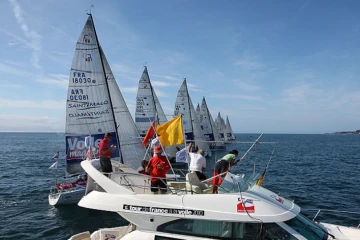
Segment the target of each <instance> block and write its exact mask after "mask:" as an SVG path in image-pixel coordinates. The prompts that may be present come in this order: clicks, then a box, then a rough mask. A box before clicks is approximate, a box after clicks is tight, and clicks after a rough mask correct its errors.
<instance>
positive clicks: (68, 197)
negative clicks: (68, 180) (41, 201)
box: [48, 189, 85, 206]
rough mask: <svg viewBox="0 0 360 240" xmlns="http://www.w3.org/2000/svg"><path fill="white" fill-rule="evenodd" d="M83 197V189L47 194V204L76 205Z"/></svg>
mask: <svg viewBox="0 0 360 240" xmlns="http://www.w3.org/2000/svg"><path fill="white" fill-rule="evenodd" d="M84 195H85V189H76V190H71V191H64V192H57V193H50V194H49V197H48V198H49V204H50V205H52V206H58V205H66V204H77V203H78V202H79V201H80V200H81V198H82V197H83V196H84Z"/></svg>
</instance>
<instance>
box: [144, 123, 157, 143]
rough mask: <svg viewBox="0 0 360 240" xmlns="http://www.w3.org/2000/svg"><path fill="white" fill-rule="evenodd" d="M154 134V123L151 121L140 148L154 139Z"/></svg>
mask: <svg viewBox="0 0 360 240" xmlns="http://www.w3.org/2000/svg"><path fill="white" fill-rule="evenodd" d="M154 134H155V121H153V122H152V123H151V125H150V127H149V130H148V132H147V133H146V135H145V137H144V140H143V142H142V146H143V147H145V146H146V144H147V142H148V141H149V139H150V138H152V137H154Z"/></svg>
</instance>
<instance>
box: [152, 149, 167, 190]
mask: <svg viewBox="0 0 360 240" xmlns="http://www.w3.org/2000/svg"><path fill="white" fill-rule="evenodd" d="M161 153H162V148H161V146H156V147H155V148H154V157H152V158H151V159H150V161H149V163H148V165H147V167H146V171H147V172H148V173H149V174H150V181H151V192H153V193H154V194H157V193H158V192H159V189H160V193H161V194H164V193H166V192H167V185H166V172H167V171H169V170H170V165H169V162H168V160H167V159H166V157H165V156H162V155H161Z"/></svg>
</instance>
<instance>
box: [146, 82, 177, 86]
mask: <svg viewBox="0 0 360 240" xmlns="http://www.w3.org/2000/svg"><path fill="white" fill-rule="evenodd" d="M151 84H152V85H153V86H154V87H169V86H174V84H171V83H168V82H161V81H151Z"/></svg>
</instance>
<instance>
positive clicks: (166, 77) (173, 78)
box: [151, 74, 180, 82]
mask: <svg viewBox="0 0 360 240" xmlns="http://www.w3.org/2000/svg"><path fill="white" fill-rule="evenodd" d="M151 76H154V77H157V78H164V79H167V80H172V81H178V80H179V79H180V77H174V76H170V75H159V74H151ZM151 82H153V81H151Z"/></svg>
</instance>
